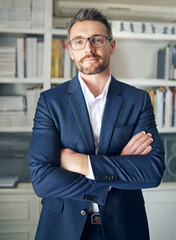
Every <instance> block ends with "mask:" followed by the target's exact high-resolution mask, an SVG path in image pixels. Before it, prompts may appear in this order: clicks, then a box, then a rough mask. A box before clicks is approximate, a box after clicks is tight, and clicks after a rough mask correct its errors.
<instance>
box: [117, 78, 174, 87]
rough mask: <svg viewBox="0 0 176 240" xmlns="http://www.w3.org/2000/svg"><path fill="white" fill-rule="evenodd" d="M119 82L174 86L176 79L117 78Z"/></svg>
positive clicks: (135, 84) (137, 84) (136, 84)
mask: <svg viewBox="0 0 176 240" xmlns="http://www.w3.org/2000/svg"><path fill="white" fill-rule="evenodd" d="M118 80H119V81H121V82H124V83H127V84H130V85H134V86H144V87H145V86H146V87H163V86H165V87H176V80H175V81H174V80H165V79H142V78H141V79H118Z"/></svg>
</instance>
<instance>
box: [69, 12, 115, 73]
mask: <svg viewBox="0 0 176 240" xmlns="http://www.w3.org/2000/svg"><path fill="white" fill-rule="evenodd" d="M68 38H69V51H70V56H71V58H72V59H73V60H74V61H75V63H76V66H77V68H78V70H79V72H81V73H83V74H85V75H92V74H98V73H102V72H103V71H106V72H109V62H110V55H112V54H113V52H114V50H115V41H114V40H113V39H112V32H111V27H110V24H109V23H108V21H107V19H106V17H105V16H103V15H102V14H101V12H99V11H98V10H97V9H94V8H91V9H89V8H88V9H87V8H84V9H81V10H79V12H78V13H77V15H76V16H75V17H74V18H73V19H72V20H71V22H70V24H69V27H68Z"/></svg>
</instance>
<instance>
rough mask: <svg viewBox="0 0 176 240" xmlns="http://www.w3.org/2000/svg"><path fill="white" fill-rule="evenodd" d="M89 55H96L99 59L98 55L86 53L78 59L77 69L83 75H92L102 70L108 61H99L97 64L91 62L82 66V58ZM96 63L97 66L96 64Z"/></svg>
mask: <svg viewBox="0 0 176 240" xmlns="http://www.w3.org/2000/svg"><path fill="white" fill-rule="evenodd" d="M89 57H97V58H99V59H100V60H101V58H100V56H97V55H91V56H90V55H88V56H86V57H84V58H82V59H81V60H80V62H79V63H76V66H77V68H78V70H79V71H80V72H81V73H83V74H85V75H94V74H98V73H101V72H103V71H104V70H105V69H106V68H107V67H108V65H109V62H108V61H107V62H102V63H101V62H99V63H98V64H91V65H90V66H88V67H84V66H83V64H84V59H86V58H89ZM96 65H97V66H96Z"/></svg>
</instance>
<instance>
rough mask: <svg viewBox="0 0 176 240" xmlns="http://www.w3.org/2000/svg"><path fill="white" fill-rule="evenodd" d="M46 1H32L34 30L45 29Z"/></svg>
mask: <svg viewBox="0 0 176 240" xmlns="http://www.w3.org/2000/svg"><path fill="white" fill-rule="evenodd" d="M44 15H45V1H44V0H32V13H31V17H32V18H31V25H32V28H43V27H44V22H45V21H44Z"/></svg>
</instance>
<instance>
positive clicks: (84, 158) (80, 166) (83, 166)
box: [60, 132, 153, 176]
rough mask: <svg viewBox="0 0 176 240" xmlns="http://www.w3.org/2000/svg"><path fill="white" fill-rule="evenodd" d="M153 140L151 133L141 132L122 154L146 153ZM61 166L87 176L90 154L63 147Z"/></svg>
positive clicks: (149, 149)
mask: <svg viewBox="0 0 176 240" xmlns="http://www.w3.org/2000/svg"><path fill="white" fill-rule="evenodd" d="M152 142H153V138H152V135H151V134H150V133H145V132H139V133H138V134H136V135H135V136H134V137H133V138H132V139H131V140H130V141H129V142H128V144H127V145H126V146H125V147H124V149H123V150H122V152H121V155H146V154H148V153H149V152H150V151H151V149H152V147H151V146H150V144H151V143H152ZM60 167H61V168H64V169H66V170H68V171H71V172H76V173H80V174H83V175H85V176H87V175H88V174H89V164H88V155H86V154H82V153H77V152H75V151H73V150H72V149H69V148H65V149H61V152H60Z"/></svg>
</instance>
